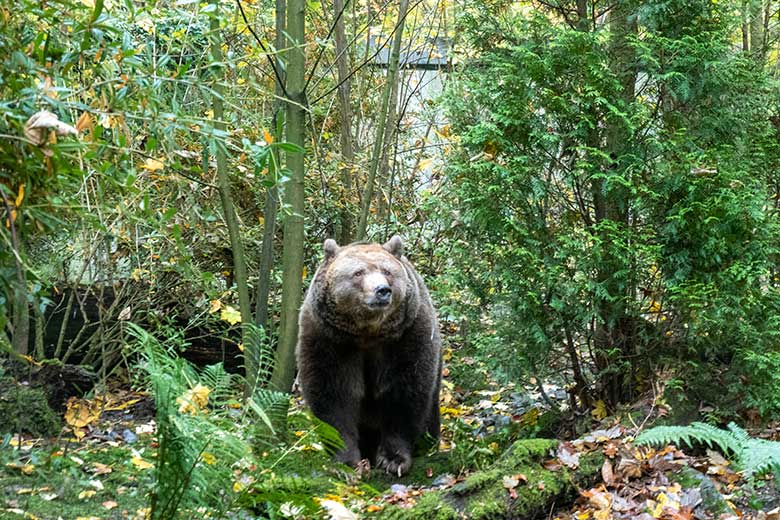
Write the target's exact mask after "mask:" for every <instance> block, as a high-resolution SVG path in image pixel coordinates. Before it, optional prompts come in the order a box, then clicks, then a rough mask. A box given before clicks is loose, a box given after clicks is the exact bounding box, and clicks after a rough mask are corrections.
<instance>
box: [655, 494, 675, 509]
mask: <svg viewBox="0 0 780 520" xmlns="http://www.w3.org/2000/svg"><path fill="white" fill-rule="evenodd" d="M658 504H659V505H660V506H661V507H662V508H664V507H668V508H669V509H674V510H675V511H679V510H680V502H678V501H677V500H675V499H674V498H672V497H670V496H669V495H667V494H666V493H660V494H659V495H658Z"/></svg>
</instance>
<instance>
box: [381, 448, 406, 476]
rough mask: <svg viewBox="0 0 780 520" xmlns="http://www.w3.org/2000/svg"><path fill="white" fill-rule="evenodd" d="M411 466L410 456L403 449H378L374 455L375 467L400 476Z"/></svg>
mask: <svg viewBox="0 0 780 520" xmlns="http://www.w3.org/2000/svg"><path fill="white" fill-rule="evenodd" d="M411 466H412V456H411V454H409V453H408V452H406V451H405V450H398V449H395V450H388V449H384V448H380V449H379V453H377V456H376V467H377V469H383V470H385V471H386V472H387V473H389V474H391V475H398V476H399V477H401V476H402V475H403V474H404V473H406V472H407V471H409V468H410V467H411Z"/></svg>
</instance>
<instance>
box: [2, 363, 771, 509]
mask: <svg viewBox="0 0 780 520" xmlns="http://www.w3.org/2000/svg"><path fill="white" fill-rule="evenodd" d="M450 355H451V351H448V353H447V355H446V356H447V361H448V362H449V361H450V359H449V356H450ZM458 371H461V374H460V375H458ZM450 372H452V374H450ZM466 374H468V377H467V378H466V377H465V376H466ZM466 380H467V381H469V383H470V385H469V388H465V387H464V386H465V385H463V384H462V382H463V381H466ZM457 381H460V382H461V384H458V382H457ZM542 390H543V393H544V394H545V396H544V397H543V396H542V392H540V391H539V388H538V386H534V385H529V387H527V388H522V387H516V386H514V385H500V384H498V383H497V382H495V381H493V380H492V379H491V377H490V375H489V372H488V371H487V369H485V367H484V366H482V364H481V363H480V362H479V361H477V360H475V359H473V358H469V357H468V356H461V357H459V359H458V362H457V366H453V364H452V363H448V366H447V368H446V369H445V378H444V386H443V391H442V402H441V408H442V417H443V428H442V432H443V433H442V439H441V442H440V445H439V450H438V452H437V453H435V454H429V455H425V456H421V457H419V458H417V459H415V464H414V466H413V469H412V472H411V473H410V474H409V475H406V476H404V477H403V478H400V479H399V478H396V477H391V476H388V475H384V474H377V472H371V471H364V472H363V473H362V474H355V473H352V472H350V471H347V470H346V469H333V467H335V466H336V465H335V464H330V463H329V462H327V458H325V457H324V454H322V453H316V452H318V451H321V448H320V447H318V446H316V443H311V444H305V445H303V446H300V448H302V449H300V450H298V451H297V452H296V453H295V455H294V456H299V457H314V456H318V457H320V458H317V459H315V458H311V459H306V460H304V459H303V458H302V459H301V460H300V461H298V460H297V459H295V458H292V459H288V460H287V461H286V463H285V465H284V467H285V468H287V469H286V470H285V469H283V468H282V467H281V466H279V468H277V469H278V471H277V473H278V472H284V471H290V469H289V468H291V467H293V468H295V467H296V464H298V463H299V462H300V468H304V467H310V466H311V465H312V464H315V465H316V464H321V466H320V469H319V470H316V471H314V472H313V473H312V475H316V478H315V477H312V478H311V479H310V481H311V484H310V487H309V488H305V489H306V492H307V493H310V494H311V497H310V498H311V499H312V500H314V502H315V503H316V504H318V505H319V507H320V508H321V509H319V510H318V512H317V513H315V514H314V515H312V514H311V511H308V512H306V511H304V509H301V508H297V507H296V506H295V505H294V503H293V502H290V503H289V504H288V505H285V504H282V505H281V507H280V508H278V509H277V513H278V515H277V517H279V516H281V517H287V518H312V517H319V518H330V519H338V520H349V519H357V518H371V517H388V518H459V517H460V518H532V517H533V518H549V519H559V520H588V519H595V520H607V519H611V518H614V519H638V520H651V519H653V518H657V519H662V520H687V519H699V520H704V519H719V520H724V519H738V518H741V519H744V520H780V487H779V485H778V483H777V480H776V476H773V475H771V474H770V475H766V476H763V477H761V478H755V479H746V478H745V477H744V475H743V474H742V473H740V472H739V471H737V470H736V469H735V468H734V465H733V464H732V463H731V462H730V461H729V460H727V458H725V457H724V454H722V453H719V452H716V451H713V450H706V449H704V448H701V449H697V450H687V449H686V450H684V449H681V448H679V447H676V446H673V445H667V446H662V447H656V448H649V447H638V446H636V445H634V443H633V442H632V441H633V439H634V436H635V435H636V433H637V430H639V429H641V428H644V427H646V426H647V425H648V424H649V423H651V422H652V420H653V419H655V418H657V417H658V416H659V415H663V413H664V412H663V409H662V408H660V409H659V407H658V406H657V405H656V404H655V403H654V402H651V401H652V399H648V400H646V401H642V402H638V403H636V404H635V406H634V407H632V408H630V409H628V408H627V409H626V410H625V412H624V413H622V414H619V415H615V416H611V417H599V418H598V420H597V418H594V417H589V418H585V420H587V421H589V422H590V424H591V426H592V428H591V431H590V433H588V434H586V435H583V436H580V437H579V438H577V439H569V440H566V439H561V440H557V441H556V440H550V441H538V442H536V441H525V440H524V439H526V438H528V437H554V436H555V433H556V432H555V431H554V429H553V428H554V426H555V425H556V424H560V421H558V422H556V423H554V424H553V423H550V424H546V423H545V421H548V420H549V418H550V417H551V412H550V411H549V403H554V402H558V403H559V404H562V403H563V402H564V401H565V400H566V398H567V395H566V393H565V392H564V391H563V389H561V388H559V387H556V386H555V385H552V384H548V385H544V386H542ZM546 403H548V404H546ZM154 414H155V412H154V403H153V400H152V398H151V397H150V396H149V395H147V394H145V393H143V392H134V391H130V390H128V389H126V388H124V389H123V388H113V389H112V390H111V391H105V392H104V393H102V394H100V395H96V396H94V397H92V398H91V399H89V400H87V399H82V400H72V401H71V402H70V404H69V406H68V407H67V409H66V412H65V413H64V422H65V427H64V428H63V429H62V433H61V434H60V436H59V437H57V438H35V437H32V436H30V435H25V434H22V435H21V436H20V435H14V436H11V435H7V436H6V437H5V439H4V441H3V443H2V445H0V463H1V464H2V466H1V467H0V483H1V485H0V518H9V519H12V518H29V519H41V520H49V519H51V520H57V519H63V520H86V519H89V520H93V519H105V520H108V519H136V520H142V519H144V518H146V517H147V515H148V512H149V509H148V505H149V495H150V492H151V490H152V489H153V485H154V469H155V462H156V451H157V442H156V436H155V435H156V425H155V420H154V416H155V415H154ZM290 414H291V417H294V416H300V415H302V414H304V408H303V405H302V403H301V401H300V399H298V398H296V399H294V400H293V403H292V406H291V410H290ZM291 422H292V423H293V424H294V423H295V421H291ZM292 428H293V427H292V426H291V430H290V431H289V432H288V433H289V435H288V437H290V438H293V439H294V438H296V437H300V436H301V435H302V434H303V433H302V432H300V431H298V430H294V429H292ZM751 433H752V434H754V435H759V436H761V437H762V438H766V439H769V440H779V439H780V425H769V426H765V427H764V428H762V429H761V431H759V432H751ZM511 453H515V454H518V453H519V454H520V456H519V458H512V456H509V455H508V454H511ZM264 455H265V454H264ZM322 461H325V462H322ZM206 462H208V461H206ZM325 465H330V466H331V467H329V468H326V469H325V470H323V469H322V468H323V467H325ZM299 472H301V473H303V472H304V470H303V469H300V470H299ZM266 475H271V477H273V478H275V477H274V473H269V474H266ZM323 475H324V476H323ZM246 478H249V477H248V476H247V475H241V474H239V472H236V486H238V487H240V485H239V484H240V483H241V482H242V479H246ZM269 478H270V477H269ZM261 479H262V476H251V480H252V481H253V482H255V481H259V480H261ZM280 482H281V480H280ZM562 482H563V483H565V485H561V483H562ZM307 485H308V484H307ZM237 489H238V488H236V487H235V486H234V491H236V490H237ZM277 491H279V492H281V493H282V495H281V496H284V495H283V493H284V492H285V488H284V485H282V484H280V486H279V487H278V488H277ZM286 491H289V489H287V490H286ZM299 491H300V490H299ZM521 506H522V507H521ZM426 508H427V509H426ZM522 508H526V509H522ZM519 511H526V512H525V513H520V512H519ZM531 511H533V513H531ZM256 513H257V511H252V510H251V508H250V509H247V508H234V509H232V510H230V511H229V512H228V513H226V514H225V515H224V516H225V517H227V518H258V517H259V518H265V517H267V516H264V515H259V516H256ZM192 514H194V515H195V516H198V517H204V518H205V517H218V515H216V513H215V512H209V511H205V510H203V511H198V512H192ZM186 516H187V515H185V517H186Z"/></svg>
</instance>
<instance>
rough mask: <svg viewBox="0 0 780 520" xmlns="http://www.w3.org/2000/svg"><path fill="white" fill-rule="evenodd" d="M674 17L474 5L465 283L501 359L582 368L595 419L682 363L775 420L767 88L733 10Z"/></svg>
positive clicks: (460, 198)
mask: <svg viewBox="0 0 780 520" xmlns="http://www.w3.org/2000/svg"><path fill="white" fill-rule="evenodd" d="M672 4H674V2H672V3H670V2H663V3H660V2H659V3H650V4H647V3H645V4H641V6H639V5H637V6H634V7H632V6H631V5H629V4H621V5H620V6H619V8H616V9H617V10H616V11H615V13H613V14H610V15H609V16H608V17H606V18H605V21H604V22H603V23H599V24H598V25H596V26H592V25H591V24H590V21H589V20H585V22H584V23H574V22H572V24H571V26H567V25H566V24H562V23H559V22H558V21H557V20H553V19H552V17H551V16H546V15H544V14H543V13H542V12H540V11H532V12H530V14H529V12H528V11H526V12H524V13H522V14H521V13H518V12H516V11H515V10H513V9H507V8H505V7H503V6H501V5H496V4H483V3H476V2H475V3H472V4H470V5H469V8H468V9H466V11H465V13H464V14H463V16H461V18H460V24H461V27H462V29H463V31H464V38H463V42H462V47H463V49H467V50H468V52H465V51H464V58H463V62H462V65H461V66H460V67H459V69H458V71H457V73H456V74H455V78H454V79H453V80H452V81H451V82H450V85H449V93H448V96H447V106H448V108H449V117H450V118H451V121H452V127H453V132H454V133H455V134H456V135H457V137H458V139H459V146H458V149H457V153H456V154H454V156H453V157H452V160H451V166H450V168H449V170H448V177H447V181H448V183H449V186H450V191H449V192H448V194H447V195H446V196H445V197H443V198H444V199H445V200H444V201H443V202H444V203H446V204H449V207H450V208H451V210H450V215H451V222H452V224H453V227H452V238H453V239H454V240H456V242H455V244H456V246H455V251H456V255H454V257H453V258H454V259H453V262H454V264H453V266H452V267H453V268H452V269H451V273H452V277H453V278H455V279H456V280H457V282H459V284H460V286H462V287H468V288H469V289H470V293H471V296H470V297H469V298H465V300H466V301H467V302H471V303H473V304H475V305H474V308H475V309H476V311H477V313H476V314H477V315H482V317H483V319H485V320H486V322H485V324H486V328H487V330H489V331H495V336H494V338H495V341H494V344H493V345H492V346H491V347H490V352H489V353H487V352H486V355H487V356H489V357H492V358H494V359H495V360H496V361H498V362H499V363H496V364H497V365H499V366H503V367H509V369H510V374H517V373H518V372H521V373H529V372H530V373H531V374H534V375H538V376H544V375H547V374H549V372H550V371H559V370H560V369H564V368H565V369H568V370H567V371H566V376H567V378H568V379H569V380H570V381H571V382H572V383H574V384H575V385H576V386H575V387H574V390H573V391H574V392H575V394H576V395H577V396H578V397H579V401H578V402H579V403H580V405H581V406H584V407H587V406H589V405H590V404H591V403H592V402H593V401H594V400H596V399H604V400H606V402H607V403H613V404H615V403H617V402H619V401H621V400H625V399H627V398H631V397H632V396H635V395H637V393H638V392H639V391H641V390H643V389H644V388H646V387H647V386H646V385H647V384H648V383H649V378H648V376H649V374H650V373H651V370H653V371H654V370H655V369H656V368H657V367H658V366H661V365H663V364H668V365H670V366H671V367H672V368H673V369H674V370H676V371H678V373H680V374H685V376H684V377H685V381H686V384H687V386H688V387H689V390H691V391H693V392H694V393H693V394H689V395H691V396H692V395H696V394H695V391H696V388H700V386H698V387H697V383H699V384H704V383H706V385H704V386H710V387H712V385H713V384H714V385H721V384H723V383H724V382H726V383H728V384H729V385H730V386H729V387H728V392H727V393H728V396H724V393H723V392H722V389H721V390H719V398H721V399H722V398H724V397H727V398H728V397H730V398H732V399H734V398H735V397H738V396H741V397H742V398H744V399H746V400H745V401H743V403H742V404H743V405H747V406H751V407H753V406H754V407H757V408H759V409H760V410H761V411H762V412H772V413H777V412H780V408H778V406H777V405H778V403H777V400H776V399H775V398H773V397H771V396H772V395H776V394H777V391H778V390H780V386H778V383H780V380H778V378H777V377H775V376H773V375H771V371H772V367H776V365H777V359H778V358H777V356H778V352H780V351H779V350H778V348H779V347H780V345H778V342H777V338H776V334H775V333H774V332H772V331H773V330H774V328H775V327H774V325H773V324H774V323H776V321H777V319H778V314H777V311H778V309H777V305H776V303H775V302H776V301H777V297H778V294H777V291H776V279H775V278H773V276H774V274H773V273H774V261H775V258H776V246H777V240H776V236H777V233H776V231H777V221H776V217H775V212H774V209H773V206H772V205H770V204H769V203H770V193H771V181H770V180H769V179H768V178H767V174H766V172H767V171H770V170H769V169H768V162H767V159H766V157H768V156H769V153H768V147H769V146H773V144H772V143H773V140H774V139H775V137H774V136H775V129H774V128H773V127H772V126H771V124H770V116H771V115H772V114H771V112H770V111H769V109H768V108H767V107H769V106H771V103H770V99H771V96H770V91H769V88H768V85H769V80H768V78H767V76H765V75H764V72H763V70H762V67H761V66H760V64H757V63H756V62H755V61H754V60H753V59H751V57H750V56H748V55H747V54H744V53H742V52H740V51H739V50H737V49H734V47H733V45H732V44H731V42H730V40H729V35H730V34H732V32H733V30H734V28H735V27H736V25H734V24H735V23H736V22H737V21H736V20H734V19H733V18H732V17H731V14H730V13H732V12H733V11H732V10H731V7H730V5H724V4H710V3H709V2H680V3H679V5H676V4H675V5H672ZM670 12H675V13H676V14H675V15H674V16H673V17H670V16H669V13H670ZM734 12H735V11H734ZM769 177H772V174H771V173H770V174H769ZM743 383H747V385H746V386H745V387H744V388H743V386H742V384H743ZM718 388H720V387H718ZM769 388H772V390H768V389H769ZM709 395H710V397H712V395H717V394H712V393H710V394H709ZM721 402H725V401H721Z"/></svg>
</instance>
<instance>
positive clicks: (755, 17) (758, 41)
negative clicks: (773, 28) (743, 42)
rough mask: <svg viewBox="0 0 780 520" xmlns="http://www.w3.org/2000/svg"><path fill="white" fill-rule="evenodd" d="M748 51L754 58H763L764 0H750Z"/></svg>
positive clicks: (760, 59) (759, 59)
mask: <svg viewBox="0 0 780 520" xmlns="http://www.w3.org/2000/svg"><path fill="white" fill-rule="evenodd" d="M750 52H751V54H752V55H753V57H755V58H756V60H758V61H761V62H763V60H764V2H763V0H750Z"/></svg>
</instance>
